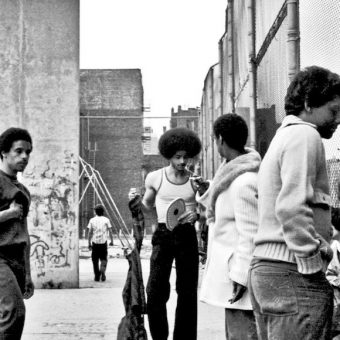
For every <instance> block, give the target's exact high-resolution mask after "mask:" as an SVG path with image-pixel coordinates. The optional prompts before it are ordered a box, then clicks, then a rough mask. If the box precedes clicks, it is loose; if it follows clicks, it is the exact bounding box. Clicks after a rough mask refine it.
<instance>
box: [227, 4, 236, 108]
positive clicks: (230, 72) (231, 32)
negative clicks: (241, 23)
mask: <svg viewBox="0 0 340 340" xmlns="http://www.w3.org/2000/svg"><path fill="white" fill-rule="evenodd" d="M233 3H234V1H233V0H228V75H229V85H228V87H229V90H228V93H229V101H230V109H231V111H232V112H234V113H235V70H234V62H235V58H234V9H233V7H234V6H233Z"/></svg>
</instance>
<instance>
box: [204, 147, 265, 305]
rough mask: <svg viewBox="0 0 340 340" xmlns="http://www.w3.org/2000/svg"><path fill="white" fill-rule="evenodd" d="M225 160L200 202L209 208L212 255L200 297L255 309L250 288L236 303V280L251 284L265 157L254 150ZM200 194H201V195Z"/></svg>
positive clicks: (210, 248)
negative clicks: (260, 176)
mask: <svg viewBox="0 0 340 340" xmlns="http://www.w3.org/2000/svg"><path fill="white" fill-rule="evenodd" d="M246 151H247V153H246V154H244V155H241V156H238V157H236V158H234V159H233V160H231V161H229V162H226V161H224V162H223V163H222V164H221V165H220V167H219V168H218V170H217V172H216V174H215V177H214V179H213V181H212V183H211V184H210V186H209V189H208V191H207V192H206V193H205V194H204V195H202V196H201V197H199V198H198V199H197V201H198V202H199V203H201V204H202V205H204V206H205V207H206V208H207V221H208V223H209V233H208V254H207V262H206V267H205V271H204V275H203V279H202V284H201V290H200V300H201V301H203V302H206V303H209V304H211V305H214V306H220V307H224V308H230V309H243V310H251V309H252V306H251V303H250V299H249V294H248V291H246V292H245V293H244V295H243V296H242V298H241V299H240V300H238V301H236V302H235V303H233V304H230V303H229V301H228V300H229V299H230V298H231V297H232V293H233V281H234V282H238V283H239V284H241V285H243V286H247V281H248V270H249V265H250V261H251V258H252V253H253V250H254V236H255V234H256V231H257V227H258V212H257V172H258V169H259V166H260V162H261V157H260V155H259V154H258V153H257V152H256V151H255V150H252V149H249V148H247V149H246ZM197 196H198V195H197Z"/></svg>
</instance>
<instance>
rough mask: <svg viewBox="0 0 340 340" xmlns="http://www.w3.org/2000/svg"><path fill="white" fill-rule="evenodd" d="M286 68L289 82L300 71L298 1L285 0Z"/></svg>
mask: <svg viewBox="0 0 340 340" xmlns="http://www.w3.org/2000/svg"><path fill="white" fill-rule="evenodd" d="M287 23H288V28H287V59H288V60H287V66H288V78H289V80H290V81H291V80H292V79H293V78H294V76H295V74H296V73H297V72H298V71H299V69H300V28H299V26H300V25H299V0H287Z"/></svg>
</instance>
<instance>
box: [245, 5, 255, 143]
mask: <svg viewBox="0 0 340 340" xmlns="http://www.w3.org/2000/svg"><path fill="white" fill-rule="evenodd" d="M247 8H248V49H249V98H250V105H249V145H250V147H251V148H255V147H256V74H257V65H256V63H255V38H256V36H255V1H254V0H248V3H247Z"/></svg>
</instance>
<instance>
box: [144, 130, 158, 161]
mask: <svg viewBox="0 0 340 340" xmlns="http://www.w3.org/2000/svg"><path fill="white" fill-rule="evenodd" d="M142 142H143V154H144V155H157V154H158V138H157V137H156V136H154V135H153V130H152V127H151V126H145V127H144V133H143V136H142Z"/></svg>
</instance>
